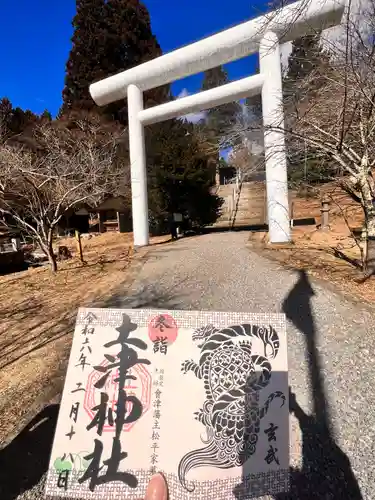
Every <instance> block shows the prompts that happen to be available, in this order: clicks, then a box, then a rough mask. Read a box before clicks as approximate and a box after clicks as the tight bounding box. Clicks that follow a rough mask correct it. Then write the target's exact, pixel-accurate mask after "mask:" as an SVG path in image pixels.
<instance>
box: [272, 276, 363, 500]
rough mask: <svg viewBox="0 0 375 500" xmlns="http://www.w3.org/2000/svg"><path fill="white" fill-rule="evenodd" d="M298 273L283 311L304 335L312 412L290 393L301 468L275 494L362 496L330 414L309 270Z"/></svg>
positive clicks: (283, 497) (339, 499)
mask: <svg viewBox="0 0 375 500" xmlns="http://www.w3.org/2000/svg"><path fill="white" fill-rule="evenodd" d="M298 273H299V279H298V281H297V283H296V284H295V286H294V287H293V289H292V290H291V291H290V293H289V294H288V296H287V297H286V299H285V300H284V302H283V312H284V313H285V314H286V317H287V318H288V319H289V321H291V322H292V323H293V324H294V326H295V327H296V328H297V329H298V330H299V332H300V333H301V334H302V335H303V336H304V338H305V345H306V360H307V364H308V372H309V379H310V387H311V393H312V394H311V396H312V402H313V414H312V415H307V414H306V413H305V412H304V411H303V410H302V408H301V407H300V406H299V404H298V402H297V400H296V397H295V395H294V394H293V393H292V392H291V393H290V412H291V413H293V414H294V415H295V417H296V418H297V420H298V423H299V426H300V429H301V433H302V468H301V470H295V469H291V471H290V492H289V493H286V494H280V495H277V496H276V497H275V498H276V499H277V500H286V499H292V500H293V499H295V500H297V499H302V498H303V499H306V500H309V499H316V498H325V499H332V500H333V499H337V500H349V499H350V500H359V499H362V495H361V491H360V489H359V486H358V482H357V480H356V478H355V476H354V473H353V471H352V468H351V464H350V461H349V458H348V457H347V456H346V455H345V453H344V452H343V451H342V450H341V448H340V447H339V446H338V444H337V442H336V440H335V435H334V429H333V426H332V422H331V418H330V414H329V403H328V397H327V394H326V391H325V388H324V378H323V371H322V365H321V359H320V355H319V351H318V349H317V330H316V326H315V321H314V317H313V313H312V307H311V298H312V297H313V295H314V290H313V288H312V286H311V284H310V281H309V278H308V276H307V274H306V272H305V271H303V270H302V271H298Z"/></svg>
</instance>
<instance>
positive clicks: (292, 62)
mask: <svg viewBox="0 0 375 500" xmlns="http://www.w3.org/2000/svg"><path fill="white" fill-rule="evenodd" d="M325 65H329V57H328V54H327V53H325V52H324V50H323V49H322V46H321V43H320V33H316V34H313V35H307V36H304V37H301V38H298V39H296V40H294V42H293V44H292V51H291V53H290V55H289V58H288V69H287V73H286V75H285V78H284V81H283V98H284V109H285V120H286V128H288V126H291V127H292V126H293V125H292V124H291V123H290V118H289V117H290V116H293V115H294V114H295V113H297V112H298V109H299V107H300V106H301V104H303V103H304V102H307V101H308V102H310V101H311V100H312V99H314V94H315V92H316V90H317V89H318V88H319V87H320V86H321V85H322V84H323V82H324V77H322V70H321V69H320V68H322V67H325ZM286 148H287V156H288V175H289V180H290V182H291V183H292V184H299V183H301V182H304V183H315V182H321V181H322V179H324V178H325V177H326V176H327V175H328V173H329V171H330V169H331V167H332V162H331V160H330V158H329V157H323V156H322V155H321V154H319V155H318V154H317V153H316V151H315V150H314V149H313V148H312V147H310V146H306V145H305V144H302V143H301V141H300V140H299V139H297V138H295V137H293V135H291V136H288V135H287V136H286Z"/></svg>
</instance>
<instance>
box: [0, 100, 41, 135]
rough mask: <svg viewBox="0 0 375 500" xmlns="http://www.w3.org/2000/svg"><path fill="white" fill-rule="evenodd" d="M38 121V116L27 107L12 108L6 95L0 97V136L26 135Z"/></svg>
mask: <svg viewBox="0 0 375 500" xmlns="http://www.w3.org/2000/svg"><path fill="white" fill-rule="evenodd" d="M39 121H40V118H39V117H38V116H37V115H36V114H34V113H33V112H32V111H30V110H29V109H27V110H26V111H24V110H23V109H21V108H19V107H17V108H14V107H13V105H12V103H11V102H10V100H9V99H8V98H7V97H3V98H2V99H0V138H5V139H9V138H11V137H16V136H20V135H21V134H22V135H24V134H26V135H27V134H28V133H29V132H30V131H31V130H32V128H33V127H34V126H35V125H36V124H37V123H39Z"/></svg>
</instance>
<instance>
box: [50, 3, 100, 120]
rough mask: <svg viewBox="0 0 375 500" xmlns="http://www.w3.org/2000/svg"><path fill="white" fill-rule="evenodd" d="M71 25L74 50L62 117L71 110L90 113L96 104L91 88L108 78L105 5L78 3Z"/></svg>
mask: <svg viewBox="0 0 375 500" xmlns="http://www.w3.org/2000/svg"><path fill="white" fill-rule="evenodd" d="M72 25H73V29H74V33H73V37H72V49H71V51H70V54H69V59H68V62H67V64H66V77H65V87H64V90H63V106H62V108H61V112H60V114H64V113H66V112H69V111H72V110H80V109H82V110H91V109H92V108H93V107H94V102H93V100H92V98H91V96H90V94H89V85H90V84H91V83H92V82H94V81H96V80H99V79H100V78H103V77H104V76H106V74H107V67H106V64H105V60H106V59H105V51H106V45H107V43H106V42H107V33H106V26H105V19H104V1H103V0H76V15H75V16H74V18H73V21H72Z"/></svg>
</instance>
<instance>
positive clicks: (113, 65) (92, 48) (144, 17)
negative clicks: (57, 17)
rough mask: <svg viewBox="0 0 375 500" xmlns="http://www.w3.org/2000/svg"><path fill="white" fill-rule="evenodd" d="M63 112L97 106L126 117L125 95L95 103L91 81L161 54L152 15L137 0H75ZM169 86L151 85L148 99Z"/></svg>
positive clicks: (157, 99)
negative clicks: (118, 99)
mask: <svg viewBox="0 0 375 500" xmlns="http://www.w3.org/2000/svg"><path fill="white" fill-rule="evenodd" d="M73 27H74V34H73V38H72V49H71V52H70V55H69V60H68V62H67V67H66V69H67V74H66V79H65V88H64V91H63V106H62V109H61V114H64V113H66V112H68V111H72V110H74V111H79V110H86V111H90V110H93V109H95V110H96V111H97V112H99V113H101V114H103V115H105V116H107V117H108V118H110V119H115V120H119V121H121V122H122V123H127V107H126V102H125V101H119V102H116V103H113V104H111V105H109V106H106V107H104V108H101V109H99V108H97V107H96V105H95V103H94V101H93V100H92V98H91V96H90V94H89V85H90V84H91V83H93V82H95V81H98V80H100V79H102V78H106V77H108V76H110V75H113V74H116V73H119V72H121V71H124V70H127V69H129V68H131V67H133V66H136V65H138V64H141V63H142V62H145V61H147V60H148V59H152V58H154V57H157V56H159V55H161V49H160V46H159V44H158V42H157V40H156V38H155V36H154V35H153V34H152V31H151V23H150V16H149V13H148V11H147V9H146V7H145V6H144V5H143V4H142V2H140V1H139V0H107V1H104V0H77V12H76V15H75V17H74V19H73ZM168 92H169V87H168V88H162V89H156V90H155V91H150V92H148V93H146V95H145V104H146V105H147V104H149V103H150V102H151V103H155V102H161V101H163V100H165V99H166V96H167V95H168Z"/></svg>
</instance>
